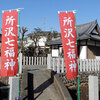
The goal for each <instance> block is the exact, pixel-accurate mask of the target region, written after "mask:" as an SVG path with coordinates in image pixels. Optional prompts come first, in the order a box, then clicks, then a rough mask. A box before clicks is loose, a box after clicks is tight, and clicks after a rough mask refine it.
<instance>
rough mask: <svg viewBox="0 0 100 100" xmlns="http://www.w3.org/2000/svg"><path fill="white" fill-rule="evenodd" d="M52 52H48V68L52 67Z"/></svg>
mask: <svg viewBox="0 0 100 100" xmlns="http://www.w3.org/2000/svg"><path fill="white" fill-rule="evenodd" d="M51 59H52V58H51V54H48V57H47V69H51Z"/></svg>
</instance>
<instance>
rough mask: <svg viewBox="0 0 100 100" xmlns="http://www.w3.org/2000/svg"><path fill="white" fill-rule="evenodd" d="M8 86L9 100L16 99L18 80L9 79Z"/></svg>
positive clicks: (14, 78)
mask: <svg viewBox="0 0 100 100" xmlns="http://www.w3.org/2000/svg"><path fill="white" fill-rule="evenodd" d="M9 85H10V89H9V100H15V98H16V97H18V88H19V78H18V77H9Z"/></svg>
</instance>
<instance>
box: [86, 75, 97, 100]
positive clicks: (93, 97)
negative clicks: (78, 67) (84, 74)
mask: <svg viewBox="0 0 100 100" xmlns="http://www.w3.org/2000/svg"><path fill="white" fill-rule="evenodd" d="M88 84H89V100H99V89H98V76H91V75H90V76H89V83H88Z"/></svg>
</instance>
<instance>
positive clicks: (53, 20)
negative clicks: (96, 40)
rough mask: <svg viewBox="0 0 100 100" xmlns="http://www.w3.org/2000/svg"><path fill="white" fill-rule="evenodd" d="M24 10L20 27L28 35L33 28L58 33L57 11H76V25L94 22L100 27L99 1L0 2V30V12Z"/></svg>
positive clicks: (1, 0)
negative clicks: (24, 28) (26, 30)
mask: <svg viewBox="0 0 100 100" xmlns="http://www.w3.org/2000/svg"><path fill="white" fill-rule="evenodd" d="M17 8H24V9H23V10H21V11H20V26H21V27H22V26H24V27H27V29H28V32H27V34H28V33H31V32H32V31H34V28H37V27H39V28H41V29H42V30H44V31H52V30H56V31H58V32H60V25H59V17H58V11H73V10H76V12H77V13H76V24H77V25H79V24H84V23H88V22H91V21H94V20H97V21H98V24H99V25H100V0H0V28H2V10H10V9H17Z"/></svg>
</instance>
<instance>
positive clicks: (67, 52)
mask: <svg viewBox="0 0 100 100" xmlns="http://www.w3.org/2000/svg"><path fill="white" fill-rule="evenodd" d="M59 20H60V28H61V37H62V44H63V51H64V58H65V66H66V73H67V79H73V78H76V77H77V71H78V69H77V47H76V30H75V15H74V13H73V12H67V13H66V12H60V13H59Z"/></svg>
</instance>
